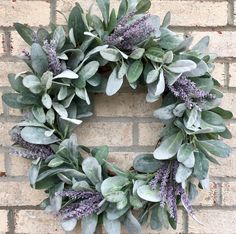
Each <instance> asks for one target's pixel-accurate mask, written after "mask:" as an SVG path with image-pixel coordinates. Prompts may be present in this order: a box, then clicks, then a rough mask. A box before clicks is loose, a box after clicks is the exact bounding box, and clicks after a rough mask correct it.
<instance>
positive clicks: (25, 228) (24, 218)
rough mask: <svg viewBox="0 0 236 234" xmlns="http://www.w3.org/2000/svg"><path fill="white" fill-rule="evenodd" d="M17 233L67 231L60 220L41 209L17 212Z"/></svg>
mask: <svg viewBox="0 0 236 234" xmlns="http://www.w3.org/2000/svg"><path fill="white" fill-rule="evenodd" d="M15 218H16V233H25V234H43V233H45V234H46V233H47V234H53V233H58V234H60V233H65V232H64V231H63V230H62V228H61V227H60V225H59V222H58V220H57V219H56V218H55V217H53V216H52V215H51V216H50V215H48V214H45V213H44V212H43V211H40V210H21V211H18V212H16V215H15Z"/></svg>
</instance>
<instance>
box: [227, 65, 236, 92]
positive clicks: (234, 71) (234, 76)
mask: <svg viewBox="0 0 236 234" xmlns="http://www.w3.org/2000/svg"><path fill="white" fill-rule="evenodd" d="M229 87H236V63H231V64H230V65H229Z"/></svg>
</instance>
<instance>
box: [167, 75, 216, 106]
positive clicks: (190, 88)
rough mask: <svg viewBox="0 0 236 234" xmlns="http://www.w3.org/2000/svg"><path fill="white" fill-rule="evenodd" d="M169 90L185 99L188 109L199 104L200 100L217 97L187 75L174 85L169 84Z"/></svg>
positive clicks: (182, 99)
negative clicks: (199, 86)
mask: <svg viewBox="0 0 236 234" xmlns="http://www.w3.org/2000/svg"><path fill="white" fill-rule="evenodd" d="M169 90H170V91H171V92H172V93H173V94H174V95H175V96H176V97H177V98H179V99H180V100H181V101H183V102H184V103H185V105H186V107H187V108H188V109H192V108H193V107H195V106H197V103H198V102H203V101H204V100H211V99H214V98H215V96H214V95H212V94H209V93H208V92H206V91H204V90H201V89H199V88H198V87H197V86H196V84H195V83H194V82H192V81H191V80H189V79H188V78H187V77H186V76H181V77H180V78H179V79H178V80H177V81H176V82H175V83H174V84H173V85H169Z"/></svg>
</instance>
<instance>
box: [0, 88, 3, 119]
mask: <svg viewBox="0 0 236 234" xmlns="http://www.w3.org/2000/svg"><path fill="white" fill-rule="evenodd" d="M1 96H2V92H0V97H1ZM1 114H3V102H2V99H1V100H0V115H1Z"/></svg>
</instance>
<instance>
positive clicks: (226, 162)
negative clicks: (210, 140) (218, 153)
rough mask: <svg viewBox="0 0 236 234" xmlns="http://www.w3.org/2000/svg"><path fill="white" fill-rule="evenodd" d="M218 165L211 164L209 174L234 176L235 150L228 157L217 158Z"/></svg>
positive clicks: (235, 174) (235, 175)
mask: <svg viewBox="0 0 236 234" xmlns="http://www.w3.org/2000/svg"><path fill="white" fill-rule="evenodd" d="M217 161H218V162H219V163H220V166H219V165H215V164H211V166H210V175H211V176H218V177H236V170H235V168H236V156H235V152H233V153H232V155H231V156H230V157H229V158H217Z"/></svg>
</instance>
